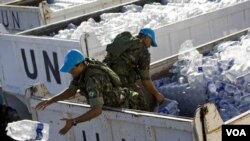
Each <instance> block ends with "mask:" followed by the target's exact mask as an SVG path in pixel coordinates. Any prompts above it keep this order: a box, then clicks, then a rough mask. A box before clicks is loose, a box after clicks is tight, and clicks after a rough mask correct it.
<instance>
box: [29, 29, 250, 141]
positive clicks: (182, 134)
mask: <svg viewBox="0 0 250 141" xmlns="http://www.w3.org/2000/svg"><path fill="white" fill-rule="evenodd" d="M248 30H249V29H248ZM246 31H247V30H244V31H241V32H239V33H237V34H235V35H232V36H229V37H225V38H222V39H218V40H216V41H213V42H210V43H207V44H205V45H203V46H199V47H197V48H196V49H198V50H199V51H200V52H201V53H207V52H208V51H210V50H211V49H212V47H214V45H216V44H218V43H221V41H227V40H234V39H237V38H238V37H240V36H242V35H244V34H245V33H246ZM177 59H178V54H177V55H174V56H172V57H167V58H165V59H163V60H161V61H158V62H156V63H153V64H151V74H152V77H153V78H160V77H163V76H164V75H165V74H164V73H166V72H168V69H169V68H170V67H171V66H172V64H173V63H174V62H175V61H177ZM49 95H50V93H49V91H48V90H47V89H46V87H45V85H42V84H35V85H32V86H30V87H29V88H28V89H27V90H26V95H25V97H26V98H25V100H26V102H27V105H29V106H28V107H29V110H30V111H31V113H32V118H33V119H34V120H38V121H41V122H46V123H49V124H50V127H51V129H50V140H58V139H59V140H63V141H78V140H83V141H88V140H90V141H92V140H97V141H99V140H103V141H129V140H135V141H142V140H143V141H163V140H171V141H214V140H216V141H221V139H222V125H226V124H230V125H235V124H236V125H241V124H244V125H246V124H248V125H249V123H250V110H248V111H247V112H245V113H242V114H240V115H238V116H236V117H234V118H232V119H230V120H228V121H226V122H223V120H222V119H221V117H220V114H219V113H218V111H217V108H216V107H215V105H214V104H212V103H207V104H205V105H202V106H200V107H199V108H198V109H197V110H196V112H195V114H194V117H181V116H171V115H169V116H166V115H162V114H158V113H151V112H144V111H136V110H129V109H116V108H107V107H105V108H104V111H103V113H102V115H100V116H99V117H97V118H95V119H93V120H90V121H87V122H84V123H81V124H78V125H77V126H76V127H73V128H72V129H71V130H70V131H69V133H68V134H67V135H65V136H60V135H59V134H58V130H59V129H60V128H62V127H63V126H64V122H62V121H60V119H61V118H62V117H67V118H72V117H76V116H79V115H81V114H83V113H84V112H86V111H88V110H89V108H90V107H89V105H85V104H82V102H81V100H79V99H77V98H76V99H73V100H67V101H63V102H58V103H54V104H52V105H50V106H48V107H47V108H46V109H45V110H43V111H36V110H34V107H35V106H36V104H37V103H38V102H39V101H40V100H41V98H47V97H48V96H49ZM180 104H181V103H180ZM187 106H188V105H187Z"/></svg>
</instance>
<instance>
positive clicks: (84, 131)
mask: <svg viewBox="0 0 250 141" xmlns="http://www.w3.org/2000/svg"><path fill="white" fill-rule="evenodd" d="M30 102H31V103H30V105H31V107H32V108H34V107H35V105H36V104H37V102H39V100H36V99H31V100H30ZM88 110H89V107H88V106H87V105H80V104H74V103H68V102H62V103H61V102H60V103H54V104H53V105H51V106H49V107H47V108H46V110H44V111H33V112H34V113H33V115H35V114H36V115H37V120H39V121H41V122H46V123H49V124H50V127H51V129H50V131H51V132H50V140H58V139H60V140H62V141H64V140H65V141H66V140H70V141H79V140H83V141H95V140H96V141H98V140H102V141H130V140H134V141H161V140H166V139H168V140H171V141H193V135H192V120H191V119H184V118H178V117H167V116H162V115H159V114H158V115H156V114H153V113H145V112H134V111H130V110H124V109H123V110H122V111H118V110H117V109H116V111H114V109H113V110H112V109H111V110H104V111H103V113H102V115H100V116H99V117H97V118H95V119H92V120H91V121H87V122H84V123H80V124H78V125H77V126H76V127H73V128H72V129H71V130H70V132H69V134H67V135H65V136H66V137H65V136H60V135H59V134H58V131H59V130H60V129H61V128H62V127H63V126H64V124H65V123H64V121H60V119H61V118H63V117H65V118H66V117H68V118H72V117H76V116H79V115H81V114H83V113H85V112H86V111H88ZM44 115H46V116H44Z"/></svg>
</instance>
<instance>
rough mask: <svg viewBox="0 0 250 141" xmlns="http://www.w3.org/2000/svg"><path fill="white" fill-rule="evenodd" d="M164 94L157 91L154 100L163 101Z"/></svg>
mask: <svg viewBox="0 0 250 141" xmlns="http://www.w3.org/2000/svg"><path fill="white" fill-rule="evenodd" d="M164 98H165V97H164V96H163V95H162V94H161V93H159V94H158V95H157V96H156V101H157V102H158V103H159V104H161V103H162V102H163V101H164Z"/></svg>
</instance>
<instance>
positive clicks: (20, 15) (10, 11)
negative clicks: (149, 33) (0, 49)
mask: <svg viewBox="0 0 250 141" xmlns="http://www.w3.org/2000/svg"><path fill="white" fill-rule="evenodd" d="M51 1H52V0H51ZM131 1H132V0H92V1H87V0H79V1H63V0H61V1H60V0H55V1H54V2H53V3H50V4H48V2H47V1H46V0H15V1H14V0H13V1H8V2H6V3H3V4H1V5H0V13H1V14H0V23H2V24H3V25H4V26H5V28H6V29H7V30H8V31H9V32H10V33H17V32H20V31H24V30H27V29H31V28H35V27H39V26H42V25H47V24H50V23H55V22H58V21H61V20H65V19H69V18H73V17H75V16H78V15H82V14H85V13H90V12H93V11H97V10H100V9H104V8H107V7H112V6H115V5H119V4H122V3H127V2H131ZM57 3H58V4H57Z"/></svg>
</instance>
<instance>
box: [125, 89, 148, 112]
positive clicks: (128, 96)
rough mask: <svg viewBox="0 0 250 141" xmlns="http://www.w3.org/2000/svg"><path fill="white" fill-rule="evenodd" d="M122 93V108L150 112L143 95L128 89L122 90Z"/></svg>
mask: <svg viewBox="0 0 250 141" xmlns="http://www.w3.org/2000/svg"><path fill="white" fill-rule="evenodd" d="M122 91H123V92H122V95H123V96H124V102H123V103H122V105H121V107H122V108H129V109H135V110H143V111H150V109H149V105H148V104H147V102H146V99H145V95H144V94H143V93H142V92H137V91H134V90H131V89H128V88H123V90H122Z"/></svg>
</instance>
